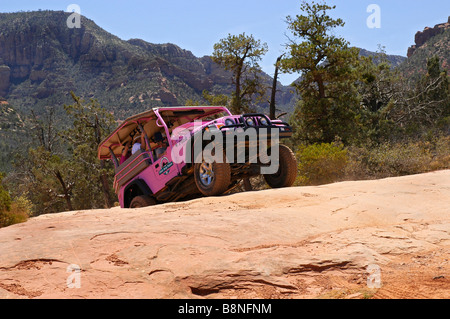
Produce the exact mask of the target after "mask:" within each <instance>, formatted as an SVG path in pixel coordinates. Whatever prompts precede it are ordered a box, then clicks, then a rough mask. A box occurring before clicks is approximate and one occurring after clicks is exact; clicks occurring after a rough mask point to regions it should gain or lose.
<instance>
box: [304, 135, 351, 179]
mask: <svg viewBox="0 0 450 319" xmlns="http://www.w3.org/2000/svg"><path fill="white" fill-rule="evenodd" d="M296 156H297V160H298V163H299V164H298V177H297V181H296V184H297V185H319V184H326V183H332V182H335V181H338V180H340V179H341V178H343V177H344V175H345V167H346V165H347V162H348V155H347V150H346V149H345V148H344V146H343V145H342V144H340V143H322V144H312V145H308V146H305V145H303V146H301V147H300V149H299V150H298V151H297V153H296Z"/></svg>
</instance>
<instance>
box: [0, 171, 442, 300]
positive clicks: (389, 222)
mask: <svg viewBox="0 0 450 319" xmlns="http://www.w3.org/2000/svg"><path fill="white" fill-rule="evenodd" d="M449 258H450V170H446V171H439V172H432V173H428V174H422V175H414V176H406V177H399V178H388V179H383V180H374V181H358V182H343V183H335V184H331V185H325V186H318V187H293V188H286V189H278V190H265V191H258V192H247V193H239V194H235V195H230V196H222V197H210V198H202V199H197V200H193V201H189V202H182V203H169V204H165V205H159V206H154V207H149V208H142V209H120V208H114V209H109V210H95V211H74V212H67V213H61V214H54V215H42V216H39V217H36V218H32V219H30V220H29V221H27V222H26V223H23V224H19V225H14V226H10V227H7V228H3V229H0V298H450V265H449Z"/></svg>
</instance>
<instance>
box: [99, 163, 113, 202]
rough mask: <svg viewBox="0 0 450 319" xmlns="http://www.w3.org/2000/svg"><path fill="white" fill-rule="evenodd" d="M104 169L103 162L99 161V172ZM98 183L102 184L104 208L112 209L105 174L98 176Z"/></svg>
mask: <svg viewBox="0 0 450 319" xmlns="http://www.w3.org/2000/svg"><path fill="white" fill-rule="evenodd" d="M104 167H105V162H104V161H100V170H102V171H103V168H104ZM100 182H101V183H102V191H103V198H104V200H105V208H110V207H113V203H112V199H111V192H110V191H109V183H108V177H107V176H106V174H105V173H101V174H100Z"/></svg>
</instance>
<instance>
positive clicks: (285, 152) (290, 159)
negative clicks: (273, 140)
mask: <svg viewBox="0 0 450 319" xmlns="http://www.w3.org/2000/svg"><path fill="white" fill-rule="evenodd" d="M279 164H280V165H279V167H278V171H277V172H276V173H275V174H270V175H264V179H265V180H266V182H267V184H268V185H269V186H270V187H272V188H282V187H291V186H292V185H293V184H294V182H295V179H296V178H297V160H296V158H295V155H294V153H293V152H292V151H291V149H290V148H289V147H287V146H286V145H282V144H280V161H279Z"/></svg>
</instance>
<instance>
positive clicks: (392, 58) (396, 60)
mask: <svg viewBox="0 0 450 319" xmlns="http://www.w3.org/2000/svg"><path fill="white" fill-rule="evenodd" d="M359 55H361V56H365V57H369V56H372V57H376V56H377V55H379V53H377V52H372V51H368V50H366V49H359ZM386 59H387V60H388V61H389V62H390V64H391V66H392V67H394V68H395V67H398V66H399V65H401V64H402V63H403V62H405V60H406V59H407V58H406V57H404V56H401V55H391V54H386ZM375 62H376V61H375Z"/></svg>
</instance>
